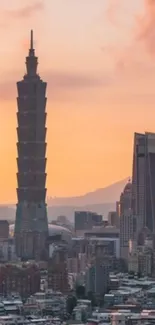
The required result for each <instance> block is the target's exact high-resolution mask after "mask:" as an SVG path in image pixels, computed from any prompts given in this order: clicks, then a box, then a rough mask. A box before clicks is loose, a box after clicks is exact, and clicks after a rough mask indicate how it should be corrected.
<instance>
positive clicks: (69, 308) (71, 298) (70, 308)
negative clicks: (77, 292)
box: [66, 295, 77, 315]
mask: <svg viewBox="0 0 155 325" xmlns="http://www.w3.org/2000/svg"><path fill="white" fill-rule="evenodd" d="M76 304H77V299H76V297H75V296H71V295H70V296H68V298H67V304H66V305H67V306H66V307H67V313H68V314H70V315H71V314H72V312H73V309H74V308H75V307H76Z"/></svg>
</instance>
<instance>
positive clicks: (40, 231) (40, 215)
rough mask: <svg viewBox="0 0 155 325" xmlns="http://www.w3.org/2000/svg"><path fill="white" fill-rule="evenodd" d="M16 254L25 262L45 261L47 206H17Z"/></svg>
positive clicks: (42, 204)
mask: <svg viewBox="0 0 155 325" xmlns="http://www.w3.org/2000/svg"><path fill="white" fill-rule="evenodd" d="M14 235H15V244H16V254H17V256H18V257H19V258H21V259H23V260H29V259H34V260H44V259H46V257H47V254H46V240H47V237H48V222H47V209H46V204H45V203H41V204H36V203H31V204H27V203H19V204H17V211H16V223H15V234H14Z"/></svg>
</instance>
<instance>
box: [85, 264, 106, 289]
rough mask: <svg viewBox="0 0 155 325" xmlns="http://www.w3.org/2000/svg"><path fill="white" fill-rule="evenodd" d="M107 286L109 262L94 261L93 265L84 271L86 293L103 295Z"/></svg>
mask: <svg viewBox="0 0 155 325" xmlns="http://www.w3.org/2000/svg"><path fill="white" fill-rule="evenodd" d="M108 285H109V261H108V259H104V261H103V260H100V259H96V261H95V262H94V264H93V265H91V266H90V267H89V268H88V269H87V270H86V293H87V294H88V292H90V291H91V292H94V293H95V294H97V295H104V294H105V293H106V292H107V289H108Z"/></svg>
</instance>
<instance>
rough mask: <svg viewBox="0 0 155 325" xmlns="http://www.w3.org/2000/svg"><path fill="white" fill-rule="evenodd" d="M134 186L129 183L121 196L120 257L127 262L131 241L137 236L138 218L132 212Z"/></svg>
mask: <svg viewBox="0 0 155 325" xmlns="http://www.w3.org/2000/svg"><path fill="white" fill-rule="evenodd" d="M131 199H132V184H131V182H130V181H129V182H128V183H127V184H126V186H125V188H124V190H123V192H122V193H121V196H120V202H119V206H120V255H121V258H123V259H125V260H127V259H128V253H129V241H130V240H134V238H135V234H136V218H135V217H134V216H133V214H132V210H131Z"/></svg>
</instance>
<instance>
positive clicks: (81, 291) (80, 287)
mask: <svg viewBox="0 0 155 325" xmlns="http://www.w3.org/2000/svg"><path fill="white" fill-rule="evenodd" d="M76 296H77V298H78V299H84V298H85V287H84V286H83V285H77V286H76Z"/></svg>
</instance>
